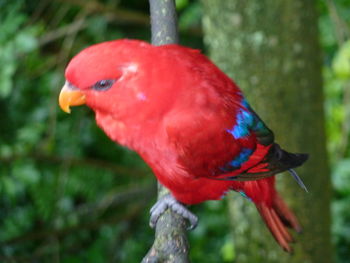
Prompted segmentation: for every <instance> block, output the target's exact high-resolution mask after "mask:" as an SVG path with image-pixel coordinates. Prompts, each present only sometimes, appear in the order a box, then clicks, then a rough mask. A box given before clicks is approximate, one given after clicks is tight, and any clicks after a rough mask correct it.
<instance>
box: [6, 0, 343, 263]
mask: <svg viewBox="0 0 350 263" xmlns="http://www.w3.org/2000/svg"><path fill="white" fill-rule="evenodd" d="M318 6H319V13H320V18H319V28H320V40H321V43H322V47H323V57H324V83H325V108H326V114H327V116H326V117H327V123H326V125H327V131H328V139H329V140H328V146H329V147H328V148H329V156H330V160H331V164H332V180H333V184H334V198H333V203H332V211H333V225H332V229H333V233H334V235H333V237H334V244H335V247H336V253H337V262H348V259H349V258H350V210H349V209H348V207H350V149H349V135H350V1H349V0H337V1H335V2H333V1H321V0H319V3H318ZM177 8H178V12H179V29H180V37H181V43H182V44H184V45H188V46H191V47H194V48H199V49H204V47H203V42H202V31H201V6H200V3H199V2H198V1H190V0H179V1H177ZM116 38H139V39H144V40H149V38H150V30H149V20H148V3H147V1H137V0H119V1H118V0H99V1H98V0H89V1H83V0H74V1H68V0H53V1H49V0H38V1H28V0H11V1H10V0H7V1H6V0H0V63H1V65H0V244H1V246H0V262H67V263H71V262H72V263H73V262H96V263H98V262H139V261H140V259H141V258H142V257H143V256H144V255H145V254H146V252H147V250H148V248H149V247H150V246H151V244H152V241H153V230H151V229H150V228H149V227H148V219H149V218H148V217H149V215H148V210H149V208H150V207H151V205H152V203H153V202H154V201H155V196H156V188H155V179H154V177H153V176H152V175H151V172H150V170H149V169H148V168H147V166H146V165H145V164H144V163H143V162H142V161H141V160H140V158H139V157H138V156H137V155H136V154H134V153H133V152H131V151H128V150H126V149H124V148H122V147H120V146H117V145H114V144H113V143H111V142H110V140H109V139H108V138H107V137H106V136H105V135H104V134H103V132H102V131H101V130H99V129H98V128H97V127H96V125H95V121H94V116H93V114H92V112H91V111H90V110H89V109H87V108H86V107H79V108H74V110H73V113H72V114H71V115H70V116H68V115H66V114H64V113H63V112H61V111H60V110H59V108H58V106H57V96H58V92H59V90H60V88H61V86H62V85H63V83H64V68H65V65H66V64H67V62H68V61H69V59H70V58H71V57H72V56H73V55H74V54H76V53H77V52H78V51H80V50H81V49H82V48H84V47H87V46H88V45H91V44H94V43H98V42H101V41H106V40H112V39H116ZM276 74H278V73H277V72H276ZM252 103H253V104H254V102H252ZM315 132H317V131H315ZM315 179H316V177H315ZM247 205H250V204H249V202H247ZM193 210H194V212H195V213H197V214H198V215H199V217H200V219H201V223H200V225H199V227H198V228H197V229H196V231H193V232H192V233H191V234H190V241H191V258H192V260H193V261H194V262H232V260H234V258H235V250H234V241H233V240H232V239H231V235H230V234H229V228H230V225H229V218H228V215H227V213H226V203H225V202H207V203H206V204H203V205H200V206H196V207H194V208H193Z"/></svg>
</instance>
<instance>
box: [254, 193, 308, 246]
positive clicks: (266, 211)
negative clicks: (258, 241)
mask: <svg viewBox="0 0 350 263" xmlns="http://www.w3.org/2000/svg"><path fill="white" fill-rule="evenodd" d="M255 205H256V207H257V209H258V211H259V213H260V215H261V217H262V218H263V220H264V222H265V224H266V226H267V227H268V229H269V230H270V232H271V233H272V235H273V237H274V238H275V240H276V241H277V243H278V244H279V245H280V246H281V247H282V248H283V249H284V250H285V251H287V252H292V248H291V247H290V243H293V242H294V239H293V237H292V236H291V234H290V233H289V232H288V230H287V227H288V228H292V229H294V230H295V231H296V232H298V233H300V232H301V226H300V224H299V222H298V220H297V218H296V217H295V215H294V214H293V212H292V211H291V210H290V209H289V208H288V207H287V205H286V204H285V202H284V201H283V200H282V198H281V197H280V196H279V195H278V193H276V195H275V198H274V200H273V203H272V205H268V204H266V203H256V204H255Z"/></svg>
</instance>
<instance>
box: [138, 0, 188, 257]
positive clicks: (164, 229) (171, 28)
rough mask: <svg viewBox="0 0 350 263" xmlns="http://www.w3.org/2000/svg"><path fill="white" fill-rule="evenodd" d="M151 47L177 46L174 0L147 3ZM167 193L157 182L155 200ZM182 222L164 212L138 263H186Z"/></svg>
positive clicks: (186, 240) (150, 0)
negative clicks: (145, 252) (148, 245)
mask: <svg viewBox="0 0 350 263" xmlns="http://www.w3.org/2000/svg"><path fill="white" fill-rule="evenodd" d="M149 3H150V13H151V27H152V44H153V45H164V44H170V43H178V33H177V17H176V10H175V2H174V0H149ZM168 193H169V191H168V190H167V189H166V188H165V187H164V186H162V185H161V184H160V183H158V199H160V198H161V197H162V196H164V195H166V194H168ZM186 229H187V222H186V220H185V219H184V218H183V217H182V216H180V215H178V214H176V213H175V212H173V211H171V210H170V209H168V210H167V211H165V213H163V214H162V215H161V217H160V218H159V220H158V222H157V224H156V233H155V240H154V243H153V245H152V247H151V249H150V250H149V252H148V253H147V255H146V256H145V257H144V258H143V260H142V263H163V262H164V263H187V262H190V261H189V243H188V239H187V231H186Z"/></svg>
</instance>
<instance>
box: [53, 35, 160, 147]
mask: <svg viewBox="0 0 350 263" xmlns="http://www.w3.org/2000/svg"><path fill="white" fill-rule="evenodd" d="M156 54H157V51H156V47H155V46H152V45H150V44H148V43H146V42H143V41H138V40H115V41H109V42H103V43H100V44H96V45H93V46H90V47H88V48H86V49H84V50H82V51H81V52H80V53H79V54H77V55H76V56H75V57H73V59H72V60H71V61H70V62H69V64H68V66H67V68H66V71H65V78H66V82H65V85H64V86H63V88H62V90H61V93H60V95H59V105H60V107H61V108H62V110H63V111H65V112H67V113H69V112H70V107H71V106H78V105H82V104H86V105H87V106H88V107H90V108H91V109H92V110H93V111H94V112H95V113H96V121H97V124H98V125H99V126H100V127H101V128H102V129H103V130H104V131H105V132H106V133H107V135H109V137H111V138H112V139H113V140H118V141H119V143H122V142H121V140H122V139H120V138H116V137H117V134H120V133H124V134H125V136H129V135H128V133H129V130H130V129H131V128H132V129H134V130H135V129H139V130H140V129H143V130H144V128H145V127H137V125H141V123H145V119H146V120H147V119H148V118H149V116H155V115H156V114H154V111H155V110H158V109H156V106H157V107H158V108H160V107H159V103H158V105H157V102H155V101H157V100H161V99H159V94H158V93H159V91H157V89H156V88H154V85H152V77H150V76H152V75H155V74H157V73H158V72H159V70H158V69H157V70H155V69H154V67H152V66H151V65H152V62H153V63H154V59H155V55H156ZM152 87H153V88H152ZM152 89H153V91H152ZM157 97H158V99H155V98H157ZM148 122H149V121H148ZM123 127H126V128H123ZM116 129H118V131H116ZM122 129H124V131H121V130H122Z"/></svg>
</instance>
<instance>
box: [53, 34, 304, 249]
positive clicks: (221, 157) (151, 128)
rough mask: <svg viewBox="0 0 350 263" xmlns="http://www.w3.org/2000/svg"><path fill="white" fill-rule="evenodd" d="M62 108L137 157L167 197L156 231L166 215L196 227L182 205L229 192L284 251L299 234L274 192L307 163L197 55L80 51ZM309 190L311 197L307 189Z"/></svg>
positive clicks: (166, 49)
mask: <svg viewBox="0 0 350 263" xmlns="http://www.w3.org/2000/svg"><path fill="white" fill-rule="evenodd" d="M65 78H66V83H65V85H64V87H63V89H62V90H61V93H60V96H59V104H60V106H61V108H62V109H63V110H64V111H66V112H70V106H77V105H81V104H87V106H89V107H90V108H91V109H92V110H93V111H94V112H95V114H96V122H97V124H98V126H100V127H101V128H102V130H104V132H105V133H106V134H107V136H108V137H109V138H110V139H112V140H113V141H114V142H116V143H118V144H121V145H124V146H126V147H128V148H129V149H132V150H134V151H136V152H137V153H138V154H139V155H140V156H141V157H142V158H143V160H144V161H145V162H146V163H147V164H148V165H149V166H150V167H151V168H152V170H153V172H154V174H155V175H156V177H157V178H158V180H159V181H160V182H161V183H162V184H163V185H164V186H166V187H167V188H168V189H169V190H170V192H171V194H170V195H166V196H165V197H164V198H163V199H161V200H159V201H158V202H157V203H156V204H155V205H154V206H153V208H152V209H151V220H150V223H151V225H152V226H154V225H155V224H156V222H157V220H158V217H159V216H160V215H161V214H162V213H163V212H164V211H165V210H166V209H167V208H170V209H172V210H174V211H175V212H177V213H179V214H181V215H183V216H184V217H185V218H187V219H188V220H189V221H190V222H191V227H194V226H195V225H196V224H197V218H196V216H195V215H193V214H192V213H191V212H190V211H189V210H188V209H187V208H186V207H185V205H192V204H197V203H201V202H204V201H206V200H218V199H221V198H222V197H223V196H224V195H225V194H226V192H228V191H230V190H234V191H237V192H239V193H241V194H242V195H243V196H245V197H247V198H248V199H249V200H251V201H252V202H253V203H254V204H255V206H256V207H257V209H258V211H259V213H260V215H261V217H262V219H263V220H264V221H265V223H266V225H267V227H268V228H269V230H270V231H271V233H272V235H273V236H274V238H275V239H276V241H277V242H278V243H279V244H280V246H281V247H282V248H283V249H284V250H286V251H288V252H290V251H291V250H292V249H291V247H290V244H289V243H291V242H292V241H293V238H292V236H291V234H290V233H289V232H288V231H287V230H286V227H291V228H293V229H294V230H296V231H298V232H299V231H300V230H301V227H300V224H299V223H298V220H297V219H296V217H295V216H294V214H293V213H292V212H291V211H290V210H289V208H288V207H287V205H286V204H285V203H284V201H283V200H282V198H281V197H280V196H279V194H278V193H277V191H276V189H275V177H274V175H275V174H277V173H280V172H283V171H290V172H291V174H292V175H293V176H294V178H296V180H297V181H298V183H299V184H300V185H301V186H302V187H303V188H305V186H304V184H303V183H302V181H301V180H300V178H299V177H298V176H297V174H296V173H295V172H294V170H292V168H294V167H297V166H300V165H301V164H303V163H304V162H305V161H306V159H307V154H293V153H288V152H286V151H284V150H282V149H281V148H280V147H279V145H278V144H276V143H275V142H274V135H273V133H272V131H271V130H270V129H269V128H268V127H267V126H266V125H265V124H264V122H263V121H262V120H261V119H260V118H259V116H258V115H257V114H256V113H255V112H254V111H253V109H252V108H251V107H250V105H249V104H248V102H247V101H246V100H245V98H244V96H243V95H242V92H241V90H240V89H239V88H238V87H237V85H236V84H235V83H234V82H233V81H232V80H231V79H230V78H229V77H228V76H226V75H225V74H224V73H223V72H222V71H221V70H220V69H219V68H218V67H217V66H215V65H214V64H213V63H212V62H211V61H210V60H209V59H208V58H207V57H206V56H204V55H203V54H201V53H200V52H199V51H198V50H194V49H191V48H187V47H183V46H180V45H175V44H170V45H163V46H153V45H151V44H148V43H146V42H143V41H139V40H126V39H124V40H115V41H109V42H104V43H100V44H97V45H93V46H91V47H88V48H86V49H84V50H83V51H81V52H80V53H79V54H78V55H76V56H75V57H74V58H73V59H72V60H71V61H70V63H69V65H68V66H67V68H66V71H65ZM305 190H306V188H305Z"/></svg>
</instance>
